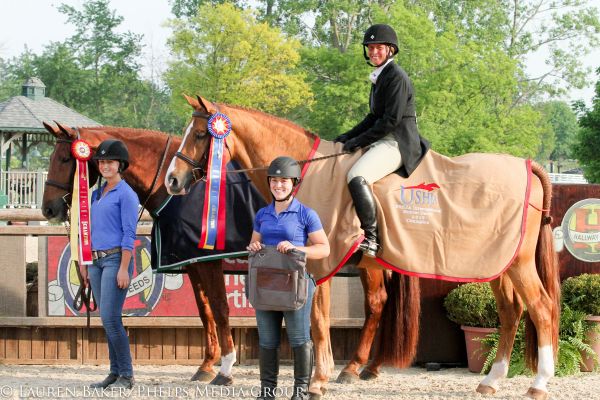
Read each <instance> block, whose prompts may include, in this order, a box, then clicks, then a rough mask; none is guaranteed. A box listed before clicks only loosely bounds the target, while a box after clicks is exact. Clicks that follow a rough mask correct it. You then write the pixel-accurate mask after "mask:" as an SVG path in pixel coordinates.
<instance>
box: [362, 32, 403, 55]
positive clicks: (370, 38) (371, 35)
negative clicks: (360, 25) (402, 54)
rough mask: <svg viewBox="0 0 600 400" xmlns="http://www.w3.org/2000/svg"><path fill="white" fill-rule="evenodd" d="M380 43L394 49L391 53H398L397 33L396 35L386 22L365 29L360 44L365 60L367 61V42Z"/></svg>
mask: <svg viewBox="0 0 600 400" xmlns="http://www.w3.org/2000/svg"><path fill="white" fill-rule="evenodd" d="M380 43H381V44H387V45H389V46H391V47H392V48H393V49H394V54H392V55H395V54H398V35H396V31H395V30H394V28H392V27H391V26H389V25H386V24H375V25H371V26H370V27H369V29H367V31H366V32H365V36H364V37H363V41H362V45H363V55H364V56H365V60H367V61H369V56H368V55H367V46H368V45H369V44H380Z"/></svg>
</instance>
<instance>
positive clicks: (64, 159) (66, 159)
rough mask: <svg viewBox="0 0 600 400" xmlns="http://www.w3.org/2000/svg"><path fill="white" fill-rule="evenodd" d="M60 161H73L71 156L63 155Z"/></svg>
mask: <svg viewBox="0 0 600 400" xmlns="http://www.w3.org/2000/svg"><path fill="white" fill-rule="evenodd" d="M60 161H62V162H64V163H66V162H69V161H71V157H62V158H61V159H60Z"/></svg>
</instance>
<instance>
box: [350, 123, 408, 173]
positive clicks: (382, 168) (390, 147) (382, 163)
mask: <svg viewBox="0 0 600 400" xmlns="http://www.w3.org/2000/svg"><path fill="white" fill-rule="evenodd" d="M401 166H402V157H401V156H400V149H399V148H398V142H396V139H394V136H393V135H392V134H389V135H387V136H385V137H383V138H382V139H379V140H378V141H376V142H375V143H373V144H372V145H371V146H370V147H369V148H368V150H367V151H366V152H365V154H363V155H362V157H360V158H359V159H358V161H356V162H355V163H354V165H353V166H352V168H350V171H348V175H347V176H346V182H350V181H351V180H352V179H353V178H356V177H357V176H362V177H363V178H365V180H366V181H367V182H368V183H369V184H370V185H372V184H373V183H375V182H377V181H378V180H380V179H381V178H383V177H385V176H387V175H389V174H391V173H392V172H394V171H396V170H397V169H398V168H400V167H401Z"/></svg>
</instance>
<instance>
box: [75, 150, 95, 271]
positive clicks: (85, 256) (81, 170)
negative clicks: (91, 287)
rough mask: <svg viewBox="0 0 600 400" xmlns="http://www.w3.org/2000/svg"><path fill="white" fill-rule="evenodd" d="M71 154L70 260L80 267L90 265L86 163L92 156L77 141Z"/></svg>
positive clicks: (88, 198) (90, 239)
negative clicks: (73, 160) (72, 160)
mask: <svg viewBox="0 0 600 400" xmlns="http://www.w3.org/2000/svg"><path fill="white" fill-rule="evenodd" d="M71 153H72V154H73V157H75V176H74V178H73V196H72V200H71V234H70V239H71V240H70V241H71V258H72V259H73V260H76V257H77V259H78V261H79V264H80V265H86V264H91V263H92V237H91V226H90V196H89V190H88V188H89V175H88V174H89V173H88V168H87V161H88V160H89V159H90V158H91V156H92V150H91V148H90V145H89V144H88V143H86V142H85V141H83V140H81V139H78V140H76V141H74V142H73V145H72V147H71Z"/></svg>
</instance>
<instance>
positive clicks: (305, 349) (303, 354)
mask: <svg viewBox="0 0 600 400" xmlns="http://www.w3.org/2000/svg"><path fill="white" fill-rule="evenodd" d="M292 350H293V351H294V394H293V395H292V399H291V400H307V399H308V398H309V395H308V387H309V385H310V377H311V375H312V369H313V363H314V358H313V344H312V341H310V340H309V341H308V342H306V343H304V344H303V345H302V346H298V347H293V348H292Z"/></svg>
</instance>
